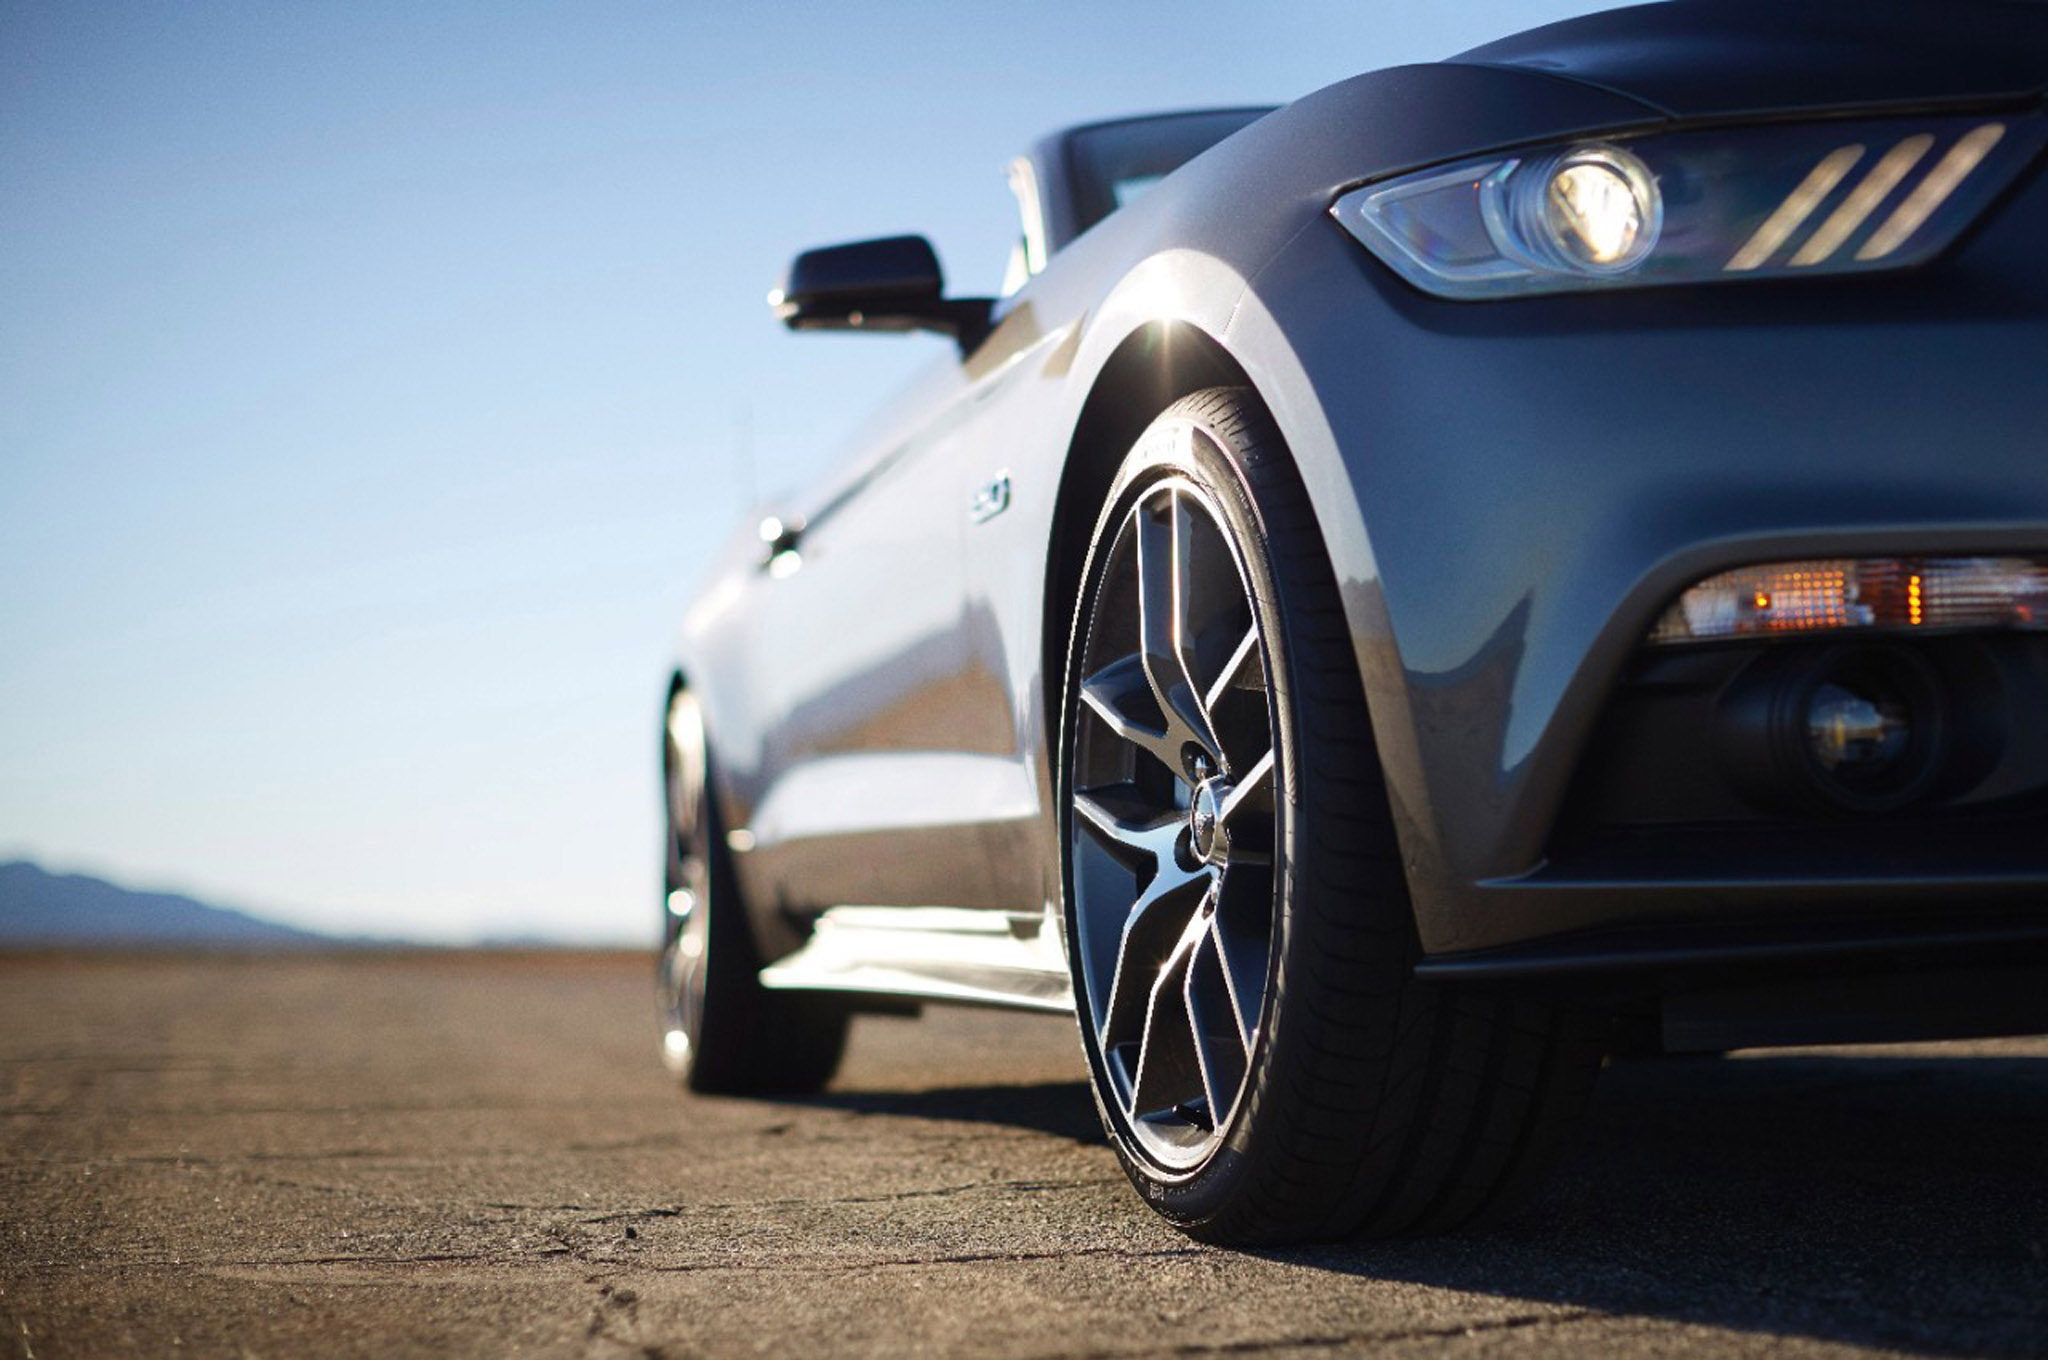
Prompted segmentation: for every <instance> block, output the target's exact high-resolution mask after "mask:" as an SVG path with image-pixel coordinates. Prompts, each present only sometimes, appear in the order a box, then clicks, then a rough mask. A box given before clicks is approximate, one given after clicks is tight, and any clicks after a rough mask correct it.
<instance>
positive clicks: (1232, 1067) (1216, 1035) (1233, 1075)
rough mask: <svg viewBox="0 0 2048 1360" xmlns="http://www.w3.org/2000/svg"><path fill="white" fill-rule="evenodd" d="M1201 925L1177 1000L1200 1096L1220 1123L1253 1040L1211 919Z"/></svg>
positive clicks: (1241, 1074) (1230, 1100) (1210, 916)
mask: <svg viewBox="0 0 2048 1360" xmlns="http://www.w3.org/2000/svg"><path fill="white" fill-rule="evenodd" d="M1205 915H1208V914H1207V913H1205ZM1204 925H1205V927H1206V929H1205V930H1204V933H1203V935H1202V937H1201V938H1200V939H1198V940H1197V941H1195V944H1194V948H1193V950H1192V952H1191V954H1190V957H1189V961H1188V968H1187V975H1186V977H1185V978H1184V979H1183V981H1182V983H1181V996H1182V998H1183V1000H1184V1002H1185V1004H1186V1006H1187V1011H1188V1023H1189V1026H1190V1028H1191V1029H1192V1031H1193V1033H1194V1036H1195V1061H1196V1063H1197V1064H1198V1065H1199V1066H1200V1068H1201V1072H1202V1091H1203V1094H1204V1096H1205V1098H1206V1103H1207V1105H1208V1107H1209V1110H1210V1113H1211V1115H1212V1116H1213V1117H1215V1118H1219V1119H1220V1118H1222V1117H1224V1116H1226V1115H1228V1114H1229V1113H1230V1106H1231V1103H1232V1101H1233V1100H1234V1098H1235V1096H1236V1093H1237V1086H1238V1083H1239V1082H1241V1081H1243V1080H1244V1074H1245V1071H1246V1069H1247V1067H1248V1066H1249V1065H1250V1063H1251V1038H1250V1036H1249V1034H1248V1033H1247V1032H1246V1030H1245V1029H1244V1027H1243V1021H1242V1019H1241V1018H1240V1017H1239V1015H1238V1013H1237V1002H1236V1000H1235V998H1234V997H1233V996H1232V995H1231V991H1230V986H1231V984H1230V972H1229V964H1228V962H1227V961H1226V960H1225V958H1224V956H1223V953H1222V942H1221V940H1220V938H1219V937H1218V935H1217V933H1216V923H1215V918H1214V917H1213V915H1208V919H1207V920H1206V921H1205V922H1204Z"/></svg>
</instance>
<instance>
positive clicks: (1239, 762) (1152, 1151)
mask: <svg viewBox="0 0 2048 1360" xmlns="http://www.w3.org/2000/svg"><path fill="white" fill-rule="evenodd" d="M1092 579H1093V587H1092V589H1093V598H1092V601H1091V610H1090V622H1089V631H1088V635H1087V641H1086V643H1085V646H1084V649H1083V651H1082V655H1081V664H1080V667H1079V668H1078V671H1077V674H1078V675H1079V676H1080V679H1079V681H1078V686H1077V688H1078V693H1077V694H1076V696H1075V703H1074V706H1073V717H1072V721H1073V722H1074V724H1075V726H1074V739H1073V742H1072V745H1071V747H1070V751H1071V759H1072V766H1071V768H1070V769H1069V771H1068V775H1069V783H1068V787H1069V788H1070V789H1071V790H1072V798H1071V802H1070V813H1069V819H1068V824H1067V828H1066V836H1067V841H1068V852H1069V864H1070V865H1071V874H1072V878H1071V882H1070V887H1071V891H1072V894H1073V905H1074V923H1073V941H1072V943H1073V947H1074V949H1075V951H1076V953H1077V955H1078V959H1077V962H1078V964H1079V973H1080V981H1081V983H1082V990H1083V992H1084V993H1085V996H1084V998H1083V1000H1082V1021H1083V1023H1084V1024H1087V1025H1090V1026H1092V1029H1093V1038H1094V1040H1095V1044H1094V1048H1095V1050H1096V1052H1097V1054H1098V1056H1099V1060H1100V1063H1101V1067H1102V1077H1103V1080H1104V1084H1105V1086H1106V1089H1105V1090H1104V1092H1103V1094H1104V1099H1105V1103H1106V1104H1111V1105H1113V1106H1114V1107H1115V1108H1114V1110H1113V1112H1112V1113H1113V1117H1114V1118H1116V1119H1117V1121H1118V1122H1119V1123H1120V1124H1121V1125H1122V1126H1123V1127H1124V1128H1125V1129H1126V1130H1127V1131H1128V1132H1129V1134H1130V1136H1131V1138H1132V1139H1133V1140H1134V1141H1135V1143H1136V1144H1137V1146H1138V1147H1139V1148H1140V1149H1141V1150H1142V1151H1143V1152H1144V1154H1145V1155H1146V1156H1147V1157H1148V1158H1149V1159H1150V1160H1151V1161H1153V1162H1154V1163H1156V1164H1157V1165H1158V1166H1159V1167H1160V1168H1161V1169H1163V1170H1165V1171H1167V1172H1168V1173H1174V1172H1185V1171H1191V1170H1193V1169H1195V1168H1197V1167H1199V1166H1200V1165H1201V1164H1203V1163H1204V1162H1206V1161H1207V1160H1208V1159H1209V1157H1210V1156H1211V1155H1212V1154H1213V1153H1214V1151H1215V1150H1216V1148H1217V1147H1218V1146H1220V1145H1221V1143H1222V1142H1223V1140H1224V1139H1225V1138H1226V1137H1227V1135H1228V1132H1229V1130H1230V1127H1231V1123H1232V1119H1233V1117H1234V1116H1235V1114H1236V1112H1237V1109H1238V1106H1239V1104H1240V1103H1241V1100H1242V1097H1243V1093H1244V1090H1245V1087H1246V1078H1247V1076H1248V1074H1249V1073H1250V1072H1251V1070H1252V1067H1253V1063H1254V1058H1255V1055H1256V1053H1257V1052H1258V1041H1259V1031H1260V1025H1261V1020H1262V1016H1263V1014H1264V1010H1265V1002H1266V993H1267V990H1268V987H1269V974H1270V971H1271V960H1272V950H1273V925H1274V887H1275V880H1274V872H1275V865H1274V857H1275V847H1276V846H1277V845H1278V844H1279V843H1280V837H1279V828H1278V817H1279V805H1278V802H1277V800H1276V798H1275V796H1274V790H1275V789H1276V787H1278V786H1279V781H1278V780H1277V779H1276V769H1275V764H1276V743H1275V740H1274V734H1275V729H1276V724H1275V717H1274V704H1273V697H1272V694H1271V693H1270V689H1269V686H1268V684H1267V675H1266V662H1265V648H1264V646H1263V642H1262V638H1261V635H1260V630H1259V622H1258V613H1257V610H1256V608H1255V607H1254V602H1253V599H1252V593H1251V588H1250V586H1249V584H1248V581H1249V577H1248V575H1247V573H1246V570H1245V566H1244V563H1243V560H1242V555H1241V553H1240V552H1239V550H1238V548H1237V546H1236V544H1235V542H1234V541H1233V539H1232V537H1231V535H1230V532H1229V530H1228V529H1227V527H1226V523H1225V521H1224V519H1223V517H1222V515H1221V514H1220V513H1219V512H1218V510H1217V508H1216V506H1215V505H1214V503H1213V502H1212V501H1211V500H1210V498H1209V493H1208V492H1206V491H1205V490H1204V489H1202V488H1201V487H1199V486H1197V485H1196V484H1195V483H1194V482H1192V481H1190V480H1188V479H1186V478H1183V477H1169V478H1166V479H1164V480H1161V481H1158V482H1155V483H1153V484H1151V485H1149V486H1147V487H1145V488H1144V490H1143V491H1142V492H1141V493H1140V494H1139V495H1138V496H1137V498H1136V500H1135V501H1134V502H1133V503H1132V505H1131V506H1130V508H1129V510H1128V511H1127V512H1126V514H1125V515H1124V517H1123V518H1122V520H1121V521H1120V522H1119V523H1118V525H1117V527H1116V530H1115V535H1114V538H1113V540H1112V541H1111V543H1110V545H1109V548H1108V551H1107V553H1106V554H1105V555H1104V556H1103V557H1102V558H1101V567H1100V569H1099V571H1098V572H1096V573H1095V574H1094V575H1093V578H1092Z"/></svg>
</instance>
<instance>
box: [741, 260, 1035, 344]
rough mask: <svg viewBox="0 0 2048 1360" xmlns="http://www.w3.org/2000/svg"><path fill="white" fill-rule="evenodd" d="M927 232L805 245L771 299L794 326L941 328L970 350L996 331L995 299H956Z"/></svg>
mask: <svg viewBox="0 0 2048 1360" xmlns="http://www.w3.org/2000/svg"><path fill="white" fill-rule="evenodd" d="M945 292H946V289H945V280H944V278H943V277H942V276H941V275H940V273H939V257H938V255H937V254H936V253H934V252H933V250H932V244H931V242H929V241H927V240H925V239H924V237H922V236H886V237H883V238H882V239H881V240H878V241H855V242H853V243H852V244H851V245H843V246H823V247H820V248H819V249H817V250H806V251H805V252H804V253H803V254H801V255H799V256H797V257H796V260H795V262H794V263H792V264H791V265H790V266H789V277H788V278H787V279H786V280H784V282H783V285H782V287H780V288H778V289H776V290H775V291H774V292H772V293H770V294H769V295H768V305H769V306H770V307H773V308H774V309H775V315H776V316H778V317H780V318H782V323H783V324H784V325H785V326H788V327H789V328H790V329H791V330H793V331H855V330H868V331H938V332H939V333H941V334H943V335H950V336H952V337H953V338H954V339H955V340H957V341H958V342H959V344H960V352H961V354H963V355H965V354H967V353H968V352H969V351H971V350H972V349H973V348H974V347H975V346H976V345H978V344H980V343H981V341H982V338H983V337H984V336H986V335H987V334H988V332H989V329H990V325H991V320H990V313H991V312H992V311H993V309H994V307H995V302H994V299H992V298H949V297H947V296H946V295H945Z"/></svg>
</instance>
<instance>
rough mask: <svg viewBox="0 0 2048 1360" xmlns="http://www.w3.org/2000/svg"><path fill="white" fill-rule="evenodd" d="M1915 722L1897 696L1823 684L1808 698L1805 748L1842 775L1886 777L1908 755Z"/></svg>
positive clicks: (1824, 766) (1857, 778)
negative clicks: (1860, 692) (1856, 691)
mask: <svg viewBox="0 0 2048 1360" xmlns="http://www.w3.org/2000/svg"><path fill="white" fill-rule="evenodd" d="M1912 735H1913V724H1912V721H1911V718H1910V716H1909V710H1908V708H1907V707H1906V704H1905V703H1904V701H1902V700H1900V699H1898V698H1897V697H1896V696H1890V697H1887V696H1881V695H1872V694H1858V693H1855V692H1854V691H1852V690H1847V689H1844V688H1842V686H1840V685H1837V684H1833V683H1828V684H1823V685H1821V686H1820V687H1819V688H1817V689H1815V690H1814V692H1813V697H1812V698H1810V699H1808V700H1807V703H1806V749H1807V750H1808V751H1809V752H1811V753H1812V755H1813V758H1814V759H1815V760H1816V761H1818V762H1820V767H1821V768H1822V769H1824V770H1826V771H1828V772H1829V773H1830V774H1833V775H1835V776H1837V777H1838V778H1842V779H1848V780H1852V781H1856V782H1863V781H1867V780H1871V779H1879V780H1881V779H1883V778H1884V776H1885V774H1886V773H1887V772H1889V771H1891V770H1894V769H1896V768H1898V765H1899V762H1900V761H1901V760H1903V759H1904V758H1905V755H1906V748H1907V745H1908V743H1909V742H1910V741H1911V738H1912Z"/></svg>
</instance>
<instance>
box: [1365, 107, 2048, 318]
mask: <svg viewBox="0 0 2048 1360" xmlns="http://www.w3.org/2000/svg"><path fill="white" fill-rule="evenodd" d="M2044 140H2048V120H2044V119H2043V118H2042V117H2041V116H2039V115H2037V114H2025V115H2019V116H2000V117H1996V118H1991V117H1934V118H1917V119H1884V120H1867V121H1850V122H1829V123H1806V124H1775V125H1770V126H1762V127H1750V128H1738V129H1716V130H1712V131H1703V132H1681V133H1667V134H1661V135H1654V136H1644V137H1635V138H1628V139H1613V140H1599V141H1587V142H1580V143H1573V144H1568V145H1564V146H1559V147H1551V148H1545V149H1539V150H1536V151H1530V152H1517V153H1515V154H1513V155H1500V156H1488V157H1480V158H1476V159H1473V160H1467V161H1460V162H1458V163H1456V164H1453V165H1448V166H1437V167H1433V168H1430V169H1426V170H1420V171H1416V172H1414V173H1411V174H1406V175H1400V176H1397V177H1395V178H1393V179H1388V180H1382V181H1379V182H1376V183H1372V184H1366V185H1362V186H1360V187H1358V188H1356V189H1352V190H1350V191H1349V192H1348V193H1345V194H1343V195H1342V196H1341V197H1339V198H1338V199H1337V201H1336V202H1335V203H1333V204H1332V205H1331V208H1330V212H1331V214H1332V215H1333V216H1334V217H1335V218H1336V219H1337V221H1338V222H1339V223H1341V224H1342V225H1343V226H1344V228H1345V230H1346V231H1348V232H1350V233H1351V235H1352V236H1354V237H1355V238H1357V240H1358V241H1359V242H1360V243H1362V244H1363V245H1364V246H1365V247H1366V248H1367V249H1368V250H1370V251H1372V252H1373V254H1375V255H1377V256H1378V257H1379V258H1380V259H1381V260H1383V261H1385V262H1386V263H1387V265H1388V266H1389V267H1391V268H1392V269H1393V270H1394V271H1395V272H1396V273H1398V274H1400V275H1401V277H1402V278H1404V279H1406V280H1408V282H1410V283H1412V284H1414V285H1415V286H1416V287H1417V288H1420V289H1422V290H1423V291H1425V292H1428V293H1433V294H1435V295H1437V296H1438V297H1446V298H1473V299H1476V298H1500V297H1518V296H1526V295H1529V294H1533V293H1556V292H1567V291H1576V290H1581V289H1595V288H1618V287H1644V286H1649V285H1655V284H1673V283H1701V282H1708V281H1712V280H1717V279H1743V278H1770V277H1779V276H1784V275H1813V274H1835V273H1844V272H1854V271H1864V270H1879V269H1901V268H1905V267H1907V266H1909V265H1915V264H1919V263H1922V262H1923V261H1925V260H1928V259H1931V258H1932V257H1933V256H1935V255H1936V254H1938V253H1940V252H1941V251H1942V250H1943V249H1945V248H1946V247H1947V246H1948V245H1949V243H1950V242H1952V241H1953V240H1955V238H1956V237H1957V236H1958V235H1959V234H1960V233H1961V232H1962V231H1963V229H1964V228H1965V227H1967V226H1968V225H1969V224H1970V223H1971V222H1972V221H1974V220H1975V219H1976V218H1977V217H1978V216H1979V215H1980V214H1981V213H1982V212H1983V211H1984V209H1985V208H1986V207H1988V206H1989V205H1990V203H1991V201H1992V199H1993V198H1995V197H1996V196H1997V195H1998V193H1999V192H2000V191H2001V190H2002V189H2004V188H2005V187H2006V186H2007V185H2008V184H2010V183H2011V182H2012V180H2013V178H2014V177H2015V176H2016V175H2018V174H2019V172H2020V171H2021V170H2022V169H2023V168H2024V167H2025V166H2026V164H2027V163H2028V161H2030V160H2031V159H2032V158H2033V157H2034V155H2035V154H2036V153H2037V152H2038V151H2039V150H2040V148H2041V145H2042V143H2043V141H2044Z"/></svg>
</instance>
